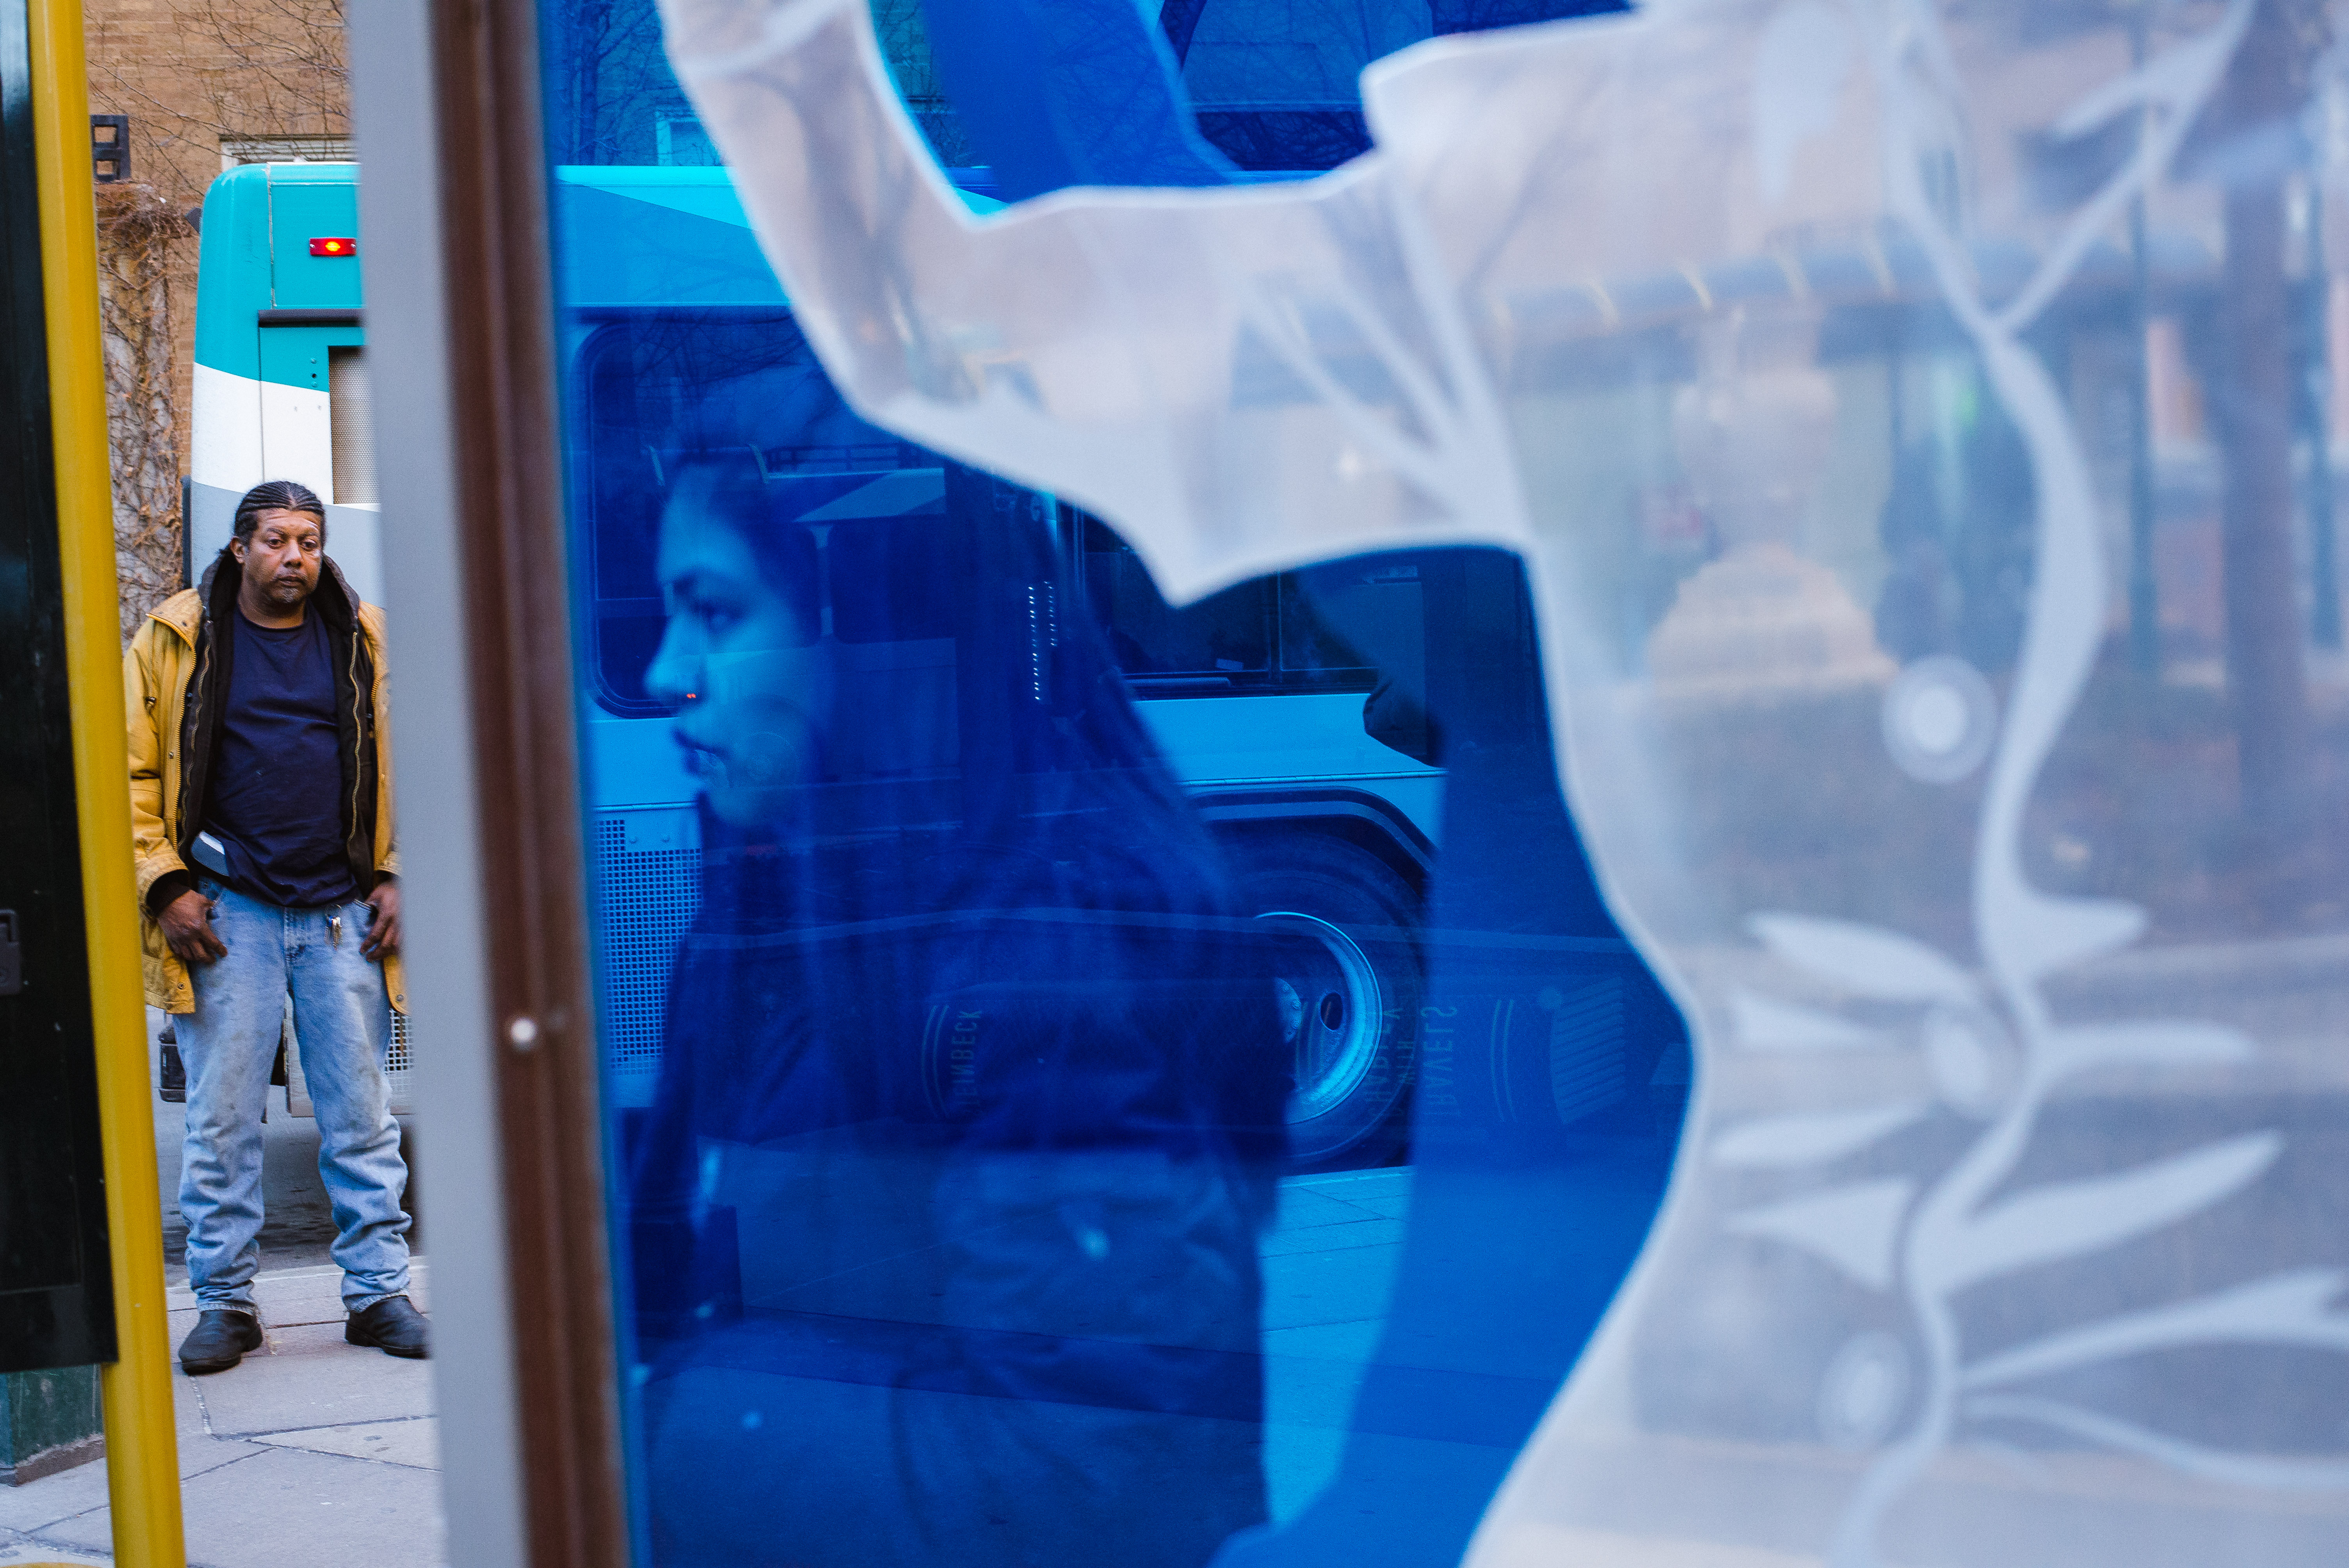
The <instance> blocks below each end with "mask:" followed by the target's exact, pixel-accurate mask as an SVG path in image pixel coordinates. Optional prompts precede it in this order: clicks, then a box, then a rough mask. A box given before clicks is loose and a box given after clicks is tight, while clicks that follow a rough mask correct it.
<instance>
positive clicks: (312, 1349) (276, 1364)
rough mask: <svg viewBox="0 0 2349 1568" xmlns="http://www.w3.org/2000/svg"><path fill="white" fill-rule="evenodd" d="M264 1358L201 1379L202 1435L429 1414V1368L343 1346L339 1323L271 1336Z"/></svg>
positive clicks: (186, 1379) (427, 1364)
mask: <svg viewBox="0 0 2349 1568" xmlns="http://www.w3.org/2000/svg"><path fill="white" fill-rule="evenodd" d="M267 1332H268V1338H269V1344H268V1347H267V1349H266V1351H265V1352H264V1353H259V1354H255V1355H252V1356H248V1357H245V1358H244V1360H243V1363H242V1364H241V1365H239V1366H237V1367H233V1368H232V1369H230V1370H229V1371H226V1372H215V1373H212V1374H211V1375H210V1376H208V1377H202V1378H200V1379H197V1378H189V1377H186V1375H185V1374H180V1375H179V1380H180V1381H181V1382H198V1383H201V1385H202V1387H201V1388H200V1390H199V1392H200V1393H201V1394H202V1398H203V1408H204V1426H205V1429H206V1430H207V1431H209V1432H210V1433H211V1434H212V1436H214V1437H223V1438H240V1437H250V1436H253V1435H254V1434H257V1433H262V1432H289V1431H299V1430H305V1429H310V1428H314V1427H335V1426H347V1425H350V1424H353V1423H356V1422H360V1421H388V1420H396V1419H398V1418H401V1417H411V1416H429V1415H430V1414H431V1413H432V1364H431V1363H430V1362H429V1361H409V1360H403V1359H401V1358H400V1357H396V1356H387V1355H385V1354H384V1353H383V1352H382V1351H380V1350H370V1349H368V1348H367V1347H365V1346H357V1345H347V1344H345V1343H344V1342H343V1326H342V1325H341V1324H340V1323H320V1324H305V1325H299V1326H295V1327H292V1328H273V1329H270V1330H268V1331H267Z"/></svg>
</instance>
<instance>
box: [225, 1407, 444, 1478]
mask: <svg viewBox="0 0 2349 1568" xmlns="http://www.w3.org/2000/svg"><path fill="white" fill-rule="evenodd" d="M254 1442H257V1443H267V1444H269V1445H271V1446H272V1447H274V1448H281V1449H308V1450H309V1451H310V1452H312V1453H318V1454H342V1455H344V1456H346V1457H347V1458H349V1459H355V1460H379V1461H381V1462H382V1463H384V1464H388V1465H407V1466H409V1467H410V1468H411V1469H414V1470H439V1469H440V1417H438V1416H417V1417H413V1418H409V1419H408V1420H404V1421H364V1422H361V1423H359V1424H358V1425H357V1426H349V1427H316V1428H313V1429H308V1430H305V1431H298V1432H271V1433H269V1434H268V1435H267V1436H265V1437H259V1438H255V1439H254Z"/></svg>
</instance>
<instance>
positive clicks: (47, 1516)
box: [0, 1461, 106, 1535]
mask: <svg viewBox="0 0 2349 1568" xmlns="http://www.w3.org/2000/svg"><path fill="white" fill-rule="evenodd" d="M105 1506H106V1465H105V1463H104V1462H103V1461H93V1462H92V1463H89V1464H86V1465H76V1466H75V1467H74V1468H73V1469H71V1470H59V1471H58V1472H57V1474H55V1475H45V1476H43V1477H42V1478H41V1479H40V1480H34V1481H26V1483H25V1484H24V1485H23V1486H0V1531H11V1530H13V1531H18V1532H23V1533H25V1534H27V1535H29V1534H31V1533H33V1532H35V1531H37V1530H43V1529H46V1528H47V1527H48V1526H50V1525H53V1524H56V1523H57V1522H60V1521H63V1520H67V1519H71V1518H73V1517H74V1516H75V1515H77V1514H82V1513H88V1511H90V1510H92V1509H94V1508H104V1507H105Z"/></svg>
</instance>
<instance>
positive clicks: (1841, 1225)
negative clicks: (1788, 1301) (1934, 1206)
mask: <svg viewBox="0 0 2349 1568" xmlns="http://www.w3.org/2000/svg"><path fill="white" fill-rule="evenodd" d="M1915 1190H1916V1183H1915V1182H1913V1181H1908V1180H1907V1179H1905V1178H1893V1179H1889V1180H1886V1181H1862V1182H1857V1183H1855V1184H1854V1185H1852V1186H1848V1187H1837V1188H1833V1189H1830V1190H1829V1191H1825V1192H1817V1193H1813V1194H1812V1195H1810V1196H1808V1197H1805V1198H1794V1199H1789V1200H1788V1201H1787V1202H1783V1203H1772V1204H1770V1205H1768V1206H1766V1207H1764V1208H1760V1209H1748V1210H1746V1211H1745V1212H1744V1213H1742V1214H1733V1215H1732V1216H1731V1217H1730V1219H1729V1222H1728V1229H1729V1230H1730V1231H1731V1232H1733V1233H1736V1234H1738V1235H1745V1236H1764V1237H1767V1238H1769V1239H1770V1240H1772V1241H1778V1242H1785V1243H1788V1244H1789V1245H1791V1246H1796V1247H1800V1248H1802V1249H1803V1251H1805V1252H1806V1253H1810V1254H1811V1255H1812V1256H1814V1257H1816V1258H1821V1259H1824V1260H1826V1262H1827V1263H1829V1264H1833V1265H1835V1267H1837V1269H1839V1270H1841V1271H1842V1272H1843V1273H1845V1274H1848V1275H1850V1276H1851V1277H1852V1278H1853V1279H1855V1280H1857V1281H1858V1282H1859V1283H1860V1284H1864V1285H1867V1286H1868V1288H1870V1289H1871V1290H1882V1289H1884V1288H1886V1287H1887V1286H1888V1285H1889V1284H1891V1283H1892V1262H1893V1248H1894V1246H1895V1244H1896V1243H1898V1242H1899V1239H1900V1217H1901V1215H1902V1214H1904V1213H1905V1212H1907V1211H1908V1208H1909V1194H1910V1193H1911V1192H1912V1191H1915Z"/></svg>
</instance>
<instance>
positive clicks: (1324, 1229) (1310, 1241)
mask: <svg viewBox="0 0 2349 1568" xmlns="http://www.w3.org/2000/svg"><path fill="white" fill-rule="evenodd" d="M1402 1233H1403V1222H1402V1221H1401V1220H1380V1219H1373V1218H1372V1217H1371V1216H1370V1215H1368V1214H1364V1215H1362V1216H1361V1218H1360V1219H1355V1220H1349V1221H1347V1222H1344V1223H1342V1224H1336V1225H1303V1226H1299V1227H1298V1228H1296V1229H1294V1230H1291V1229H1288V1228H1286V1227H1284V1228H1282V1229H1280V1230H1278V1231H1267V1232H1266V1233H1264V1235H1263V1237H1262V1238H1261V1239H1260V1240H1259V1241H1258V1242H1257V1255H1258V1256H1261V1257H1268V1258H1285V1257H1294V1256H1296V1255H1297V1254H1298V1253H1339V1252H1344V1251H1346V1250H1347V1249H1348V1248H1350V1247H1394V1246H1401V1245H1402Z"/></svg>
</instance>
